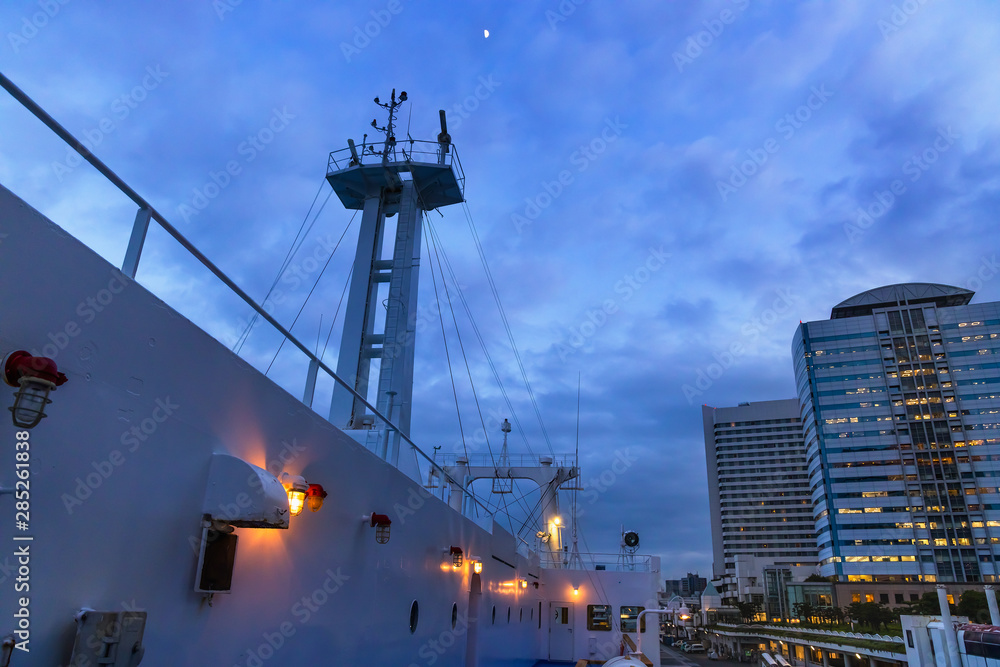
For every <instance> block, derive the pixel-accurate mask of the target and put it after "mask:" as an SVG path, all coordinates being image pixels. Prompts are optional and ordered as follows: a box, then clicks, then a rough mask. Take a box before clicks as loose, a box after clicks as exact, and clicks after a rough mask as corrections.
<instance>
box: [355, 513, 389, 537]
mask: <svg viewBox="0 0 1000 667" xmlns="http://www.w3.org/2000/svg"><path fill="white" fill-rule="evenodd" d="M362 519H363V520H365V521H367V522H369V524H370V525H371V527H372V528H374V529H375V541H376V542H378V543H379V544H386V543H387V542H388V541H389V526H391V525H392V521H391V520H390V519H389V517H388V516H387V515H385V514H375V513H374V512H373V513H372V514H368V515H365V516H364V517H362Z"/></svg>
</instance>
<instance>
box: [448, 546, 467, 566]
mask: <svg viewBox="0 0 1000 667" xmlns="http://www.w3.org/2000/svg"><path fill="white" fill-rule="evenodd" d="M448 553H449V554H450V555H451V567H452V569H454V570H457V569H459V568H460V567H462V563H463V562H465V558H464V556H463V554H462V547H452V548H451V549H450V550H449V551H448Z"/></svg>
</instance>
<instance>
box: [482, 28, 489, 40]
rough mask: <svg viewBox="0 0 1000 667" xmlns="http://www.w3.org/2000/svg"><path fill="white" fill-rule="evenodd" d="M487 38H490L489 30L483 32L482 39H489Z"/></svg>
mask: <svg viewBox="0 0 1000 667" xmlns="http://www.w3.org/2000/svg"><path fill="white" fill-rule="evenodd" d="M489 37H490V31H489V30H483V38H484V39H489Z"/></svg>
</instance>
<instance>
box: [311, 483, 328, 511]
mask: <svg viewBox="0 0 1000 667" xmlns="http://www.w3.org/2000/svg"><path fill="white" fill-rule="evenodd" d="M328 495H330V494H328V493H327V492H326V490H325V489H324V488H323V485H322V484H310V485H309V488H308V489H306V503H307V504H308V505H309V511H310V512H318V511H319V508H320V507H322V506H323V501H324V500H325V499H326V497H327V496H328Z"/></svg>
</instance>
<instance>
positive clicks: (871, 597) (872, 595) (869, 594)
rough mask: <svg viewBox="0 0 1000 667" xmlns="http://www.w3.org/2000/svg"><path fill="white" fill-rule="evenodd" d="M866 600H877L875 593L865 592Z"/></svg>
mask: <svg viewBox="0 0 1000 667" xmlns="http://www.w3.org/2000/svg"><path fill="white" fill-rule="evenodd" d="M865 602H875V594H874V593H865Z"/></svg>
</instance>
